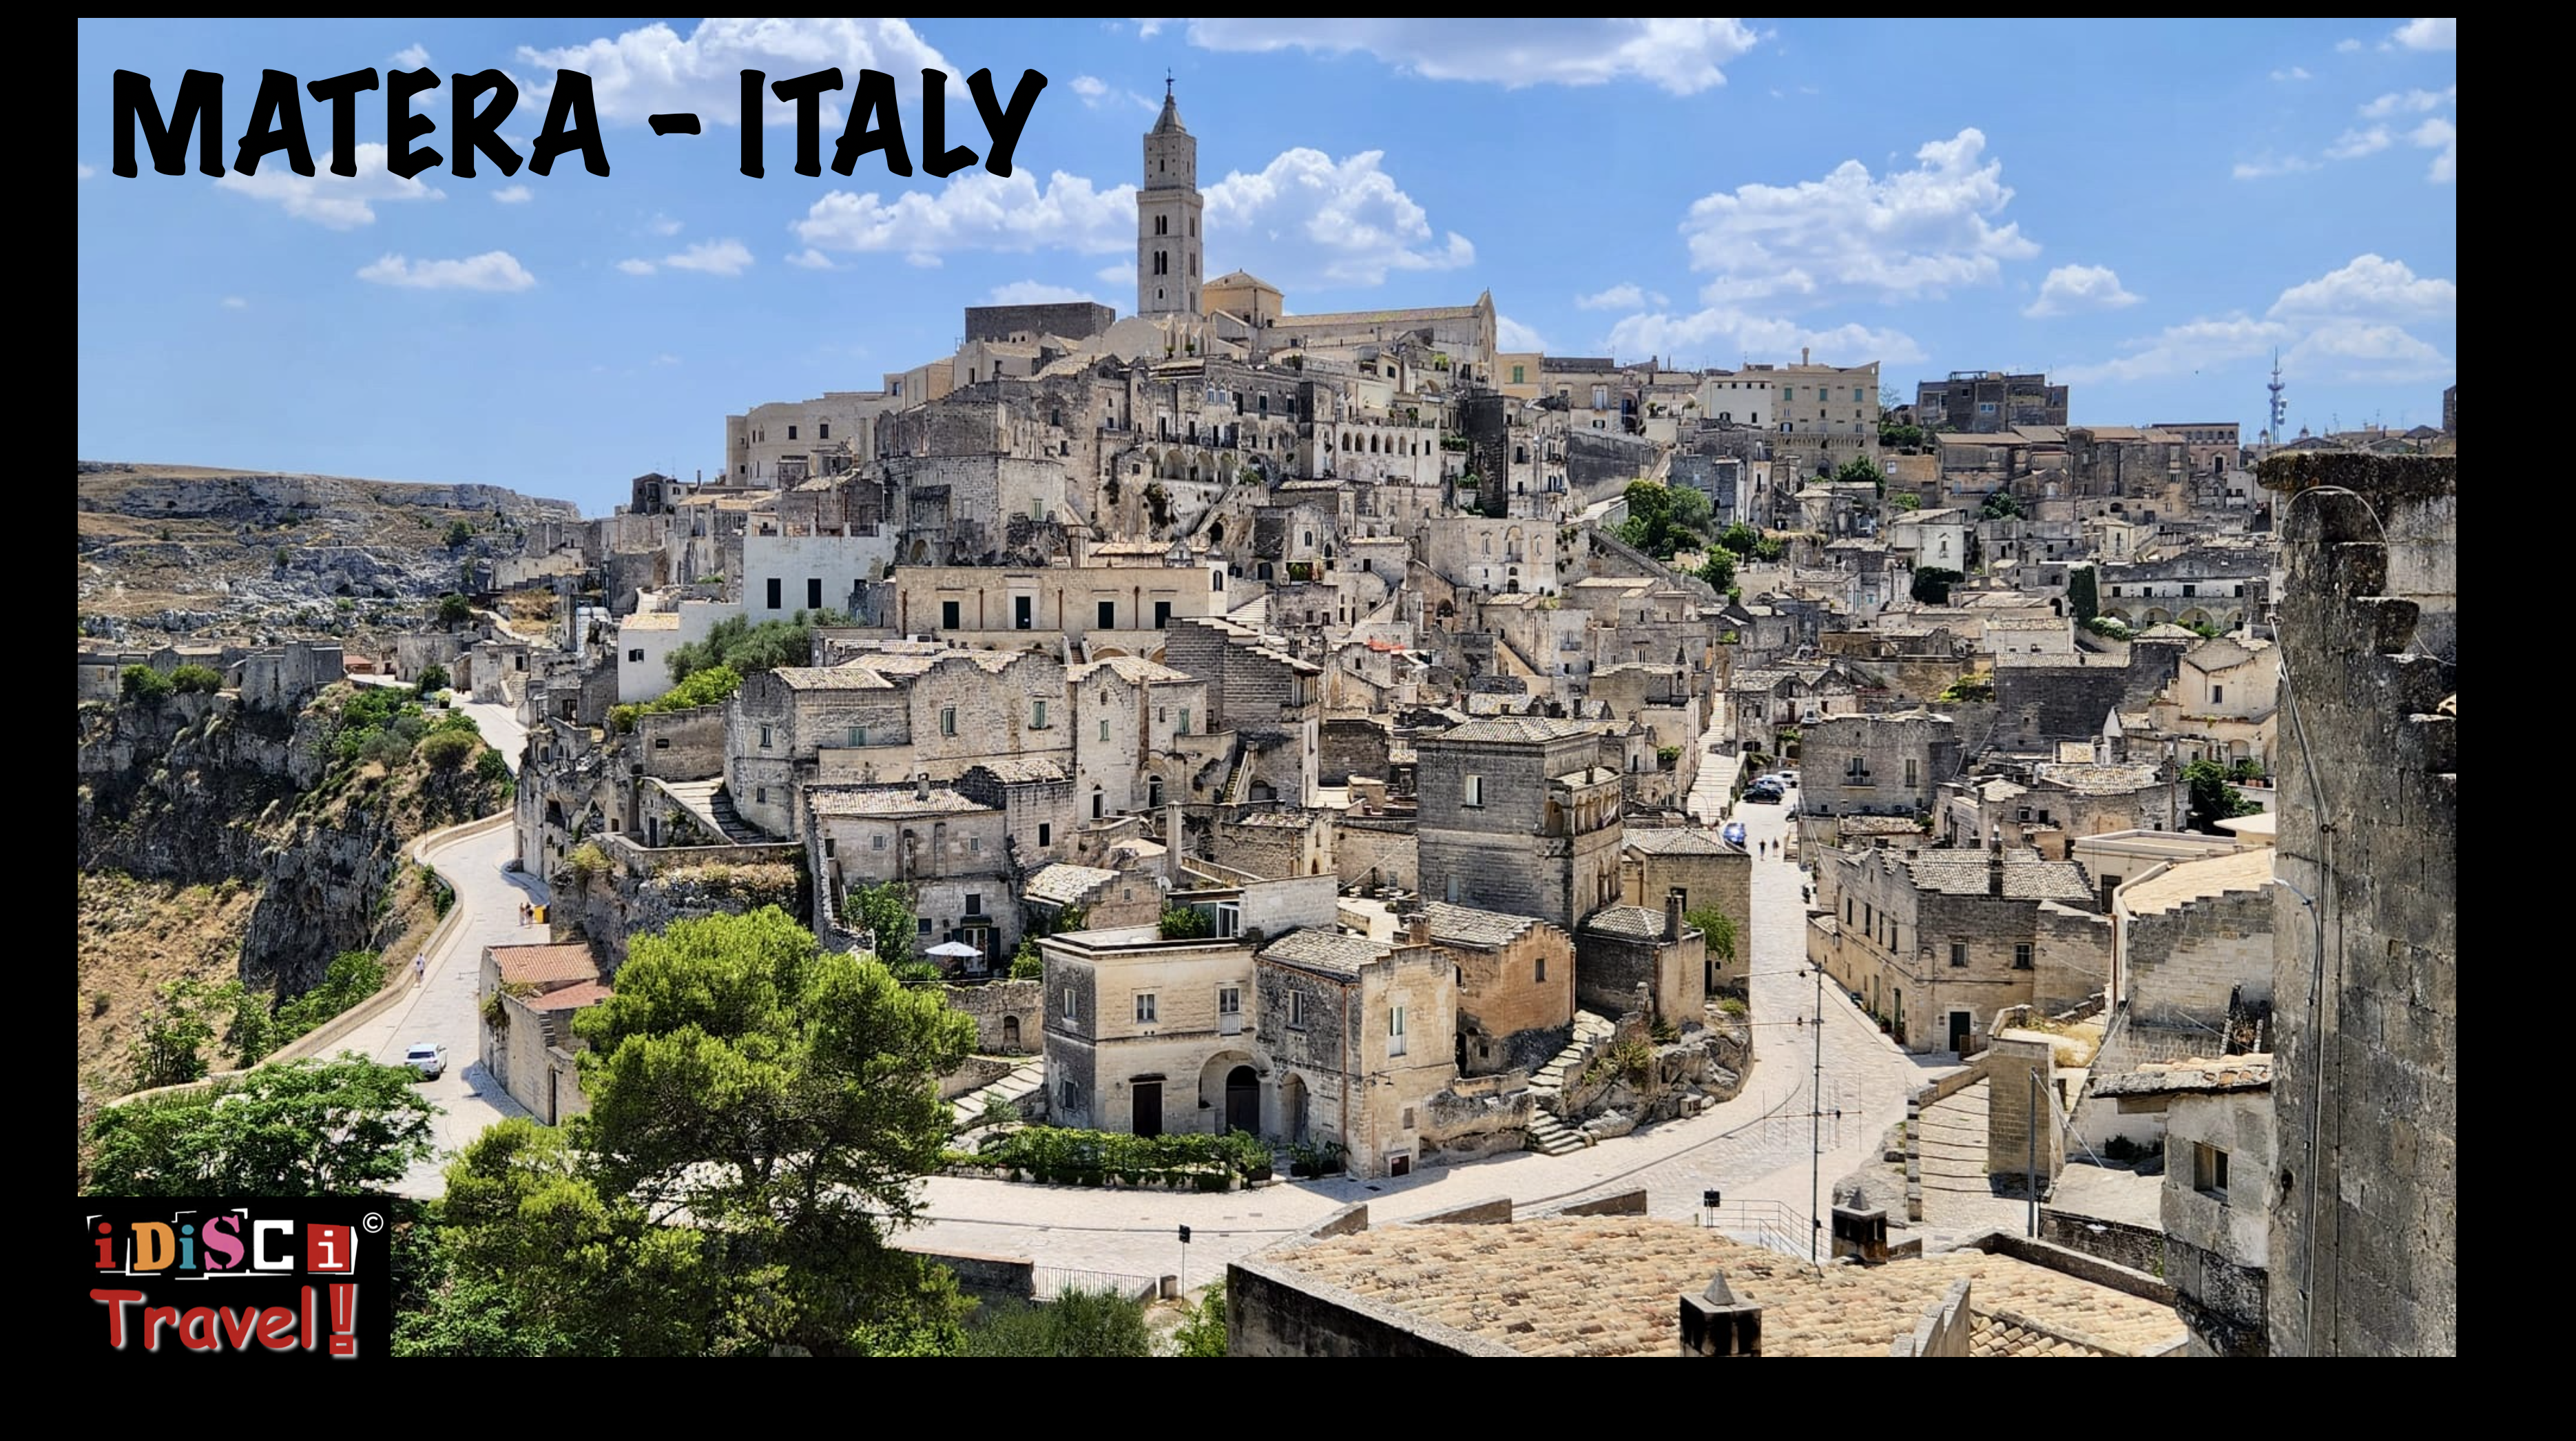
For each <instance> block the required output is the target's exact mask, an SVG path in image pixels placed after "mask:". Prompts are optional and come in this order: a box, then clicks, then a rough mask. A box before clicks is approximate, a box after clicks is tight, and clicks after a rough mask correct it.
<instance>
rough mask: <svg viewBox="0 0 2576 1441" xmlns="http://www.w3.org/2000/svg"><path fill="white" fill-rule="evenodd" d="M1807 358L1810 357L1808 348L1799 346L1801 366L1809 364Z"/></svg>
mask: <svg viewBox="0 0 2576 1441" xmlns="http://www.w3.org/2000/svg"><path fill="white" fill-rule="evenodd" d="M1807 356H1808V351H1807V347H1806V346H1803V345H1801V346H1799V347H1798V363H1799V364H1800V365H1805V364H1807V363H1808V362H1807Z"/></svg>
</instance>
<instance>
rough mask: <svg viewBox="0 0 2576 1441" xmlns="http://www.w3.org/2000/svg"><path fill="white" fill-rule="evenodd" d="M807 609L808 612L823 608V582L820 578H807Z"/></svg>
mask: <svg viewBox="0 0 2576 1441" xmlns="http://www.w3.org/2000/svg"><path fill="white" fill-rule="evenodd" d="M805 608H806V609H807V610H821V609H822V608H823V582H822V579H821V578H820V577H818V576H807V577H806V578H805Z"/></svg>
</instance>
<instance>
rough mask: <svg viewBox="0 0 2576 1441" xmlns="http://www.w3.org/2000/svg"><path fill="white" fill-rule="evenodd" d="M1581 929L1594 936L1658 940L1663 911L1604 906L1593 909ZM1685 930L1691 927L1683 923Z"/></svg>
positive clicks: (1634, 907) (1660, 938) (1641, 907)
mask: <svg viewBox="0 0 2576 1441" xmlns="http://www.w3.org/2000/svg"><path fill="white" fill-rule="evenodd" d="M1583 929H1584V930H1585V931H1586V932H1588V933H1590V934H1592V935H1596V936H1618V937H1621V938H1623V939H1626V940H1631V941H1660V940H1662V939H1663V938H1664V913H1663V912H1662V911H1650V910H1647V909H1646V908H1645V907H1644V906H1604V907H1602V908H1601V909H1600V910H1597V911H1594V912H1593V913H1592V916H1591V918H1590V919H1589V920H1586V921H1585V922H1584V923H1583ZM1682 929H1683V930H1684V931H1685V932H1687V931H1688V930H1690V929H1691V928H1690V927H1689V926H1687V925H1685V926H1684V927H1683V928H1682Z"/></svg>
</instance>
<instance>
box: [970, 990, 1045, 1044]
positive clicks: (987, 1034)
mask: <svg viewBox="0 0 2576 1441" xmlns="http://www.w3.org/2000/svg"><path fill="white" fill-rule="evenodd" d="M947 993H948V1005H949V1008H950V1009H952V1010H958V1011H963V1012H965V1013H966V1014H967V1015H970V1016H972V1017H974V1018H975V1049H976V1050H977V1051H978V1052H980V1053H982V1054H985V1055H992V1056H1025V1055H1032V1054H1034V1053H1036V1052H1037V1051H1038V1050H1039V1049H1040V1048H1041V1046H1042V1043H1043V1036H1044V1032H1045V1029H1046V983H1045V982H1043V981H991V982H987V983H986V984H984V985H980V986H950V987H948V988H947ZM1006 1020H1009V1021H1016V1022H1018V1023H1019V1024H1018V1026H1017V1028H1016V1029H1015V1030H1008V1029H1007V1028H1006V1027H1005V1026H1004V1024H1003V1022H1004V1021H1006ZM1006 1030H1007V1033H1006Z"/></svg>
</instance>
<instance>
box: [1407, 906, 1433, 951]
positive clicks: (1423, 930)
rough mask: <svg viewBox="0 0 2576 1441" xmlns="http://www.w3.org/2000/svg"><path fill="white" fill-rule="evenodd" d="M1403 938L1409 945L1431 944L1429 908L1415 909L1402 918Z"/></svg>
mask: <svg viewBox="0 0 2576 1441" xmlns="http://www.w3.org/2000/svg"><path fill="white" fill-rule="evenodd" d="M1404 938H1405V941H1406V942H1407V943H1408V944H1411V945H1416V946H1427V945H1429V944H1431V911H1430V908H1429V907H1427V906H1425V907H1422V908H1420V909H1417V910H1415V911H1413V912H1412V913H1410V914H1409V915H1407V916H1406V917H1405V918H1404Z"/></svg>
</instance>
